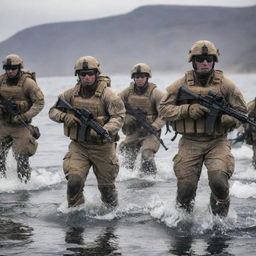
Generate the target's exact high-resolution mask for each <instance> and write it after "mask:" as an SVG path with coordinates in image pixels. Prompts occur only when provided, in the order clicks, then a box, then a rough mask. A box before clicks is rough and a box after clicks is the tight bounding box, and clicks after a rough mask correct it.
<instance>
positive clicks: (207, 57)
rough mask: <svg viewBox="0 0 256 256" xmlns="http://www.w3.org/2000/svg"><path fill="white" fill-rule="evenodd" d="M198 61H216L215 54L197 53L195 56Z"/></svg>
mask: <svg viewBox="0 0 256 256" xmlns="http://www.w3.org/2000/svg"><path fill="white" fill-rule="evenodd" d="M194 58H195V61H196V62H200V63H202V62H204V61H205V60H206V61H207V62H213V61H214V56H213V55H197V56H195V57H194Z"/></svg>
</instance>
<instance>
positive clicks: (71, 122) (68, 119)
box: [63, 113, 81, 127]
mask: <svg viewBox="0 0 256 256" xmlns="http://www.w3.org/2000/svg"><path fill="white" fill-rule="evenodd" d="M63 121H64V123H65V124H66V126H67V127H71V126H75V125H77V124H81V121H80V120H79V119H78V118H77V117H75V116H74V115H72V114H68V113H67V114H66V115H65V117H64V120H63Z"/></svg>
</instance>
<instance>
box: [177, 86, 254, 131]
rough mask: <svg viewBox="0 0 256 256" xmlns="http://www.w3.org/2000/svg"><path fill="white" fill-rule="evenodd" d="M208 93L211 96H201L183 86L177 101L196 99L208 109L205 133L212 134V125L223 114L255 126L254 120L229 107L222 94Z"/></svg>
mask: <svg viewBox="0 0 256 256" xmlns="http://www.w3.org/2000/svg"><path fill="white" fill-rule="evenodd" d="M208 95H209V96H211V97H209V96H201V95H199V94H196V93H194V92H192V91H190V90H189V89H187V88H185V87H181V88H180V89H179V94H178V101H182V100H196V101H197V103H199V104H201V105H202V106H205V107H207V108H209V109H210V112H209V113H207V117H206V124H205V126H206V133H207V134H212V133H213V131H214V126H215V123H216V120H217V118H218V117H220V116H221V115H223V114H226V115H229V116H232V117H235V118H236V119H238V120H239V121H240V122H242V123H248V124H250V125H252V126H254V127H256V122H255V121H254V120H252V119H251V118H249V117H248V116H247V115H245V114H244V113H242V112H240V111H238V110H235V109H233V108H231V107H229V106H228V105H227V104H226V103H225V102H224V98H223V96H222V95H220V94H218V93H216V92H214V91H211V90H209V91H208Z"/></svg>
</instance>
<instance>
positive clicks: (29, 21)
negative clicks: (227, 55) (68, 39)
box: [0, 0, 256, 41]
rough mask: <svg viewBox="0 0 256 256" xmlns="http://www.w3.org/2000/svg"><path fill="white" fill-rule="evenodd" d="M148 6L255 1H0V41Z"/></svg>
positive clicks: (255, 1)
mask: <svg viewBox="0 0 256 256" xmlns="http://www.w3.org/2000/svg"><path fill="white" fill-rule="evenodd" d="M150 4H151V5H152V4H169V5H172V4H176V5H181V4H182V5H214V6H230V7H241V6H251V5H255V4H256V0H197V1H195V0H90V1H88V0H0V24H1V28H0V41H2V40H4V39H6V38H8V37H10V36H12V35H13V34H15V33H16V32H18V31H19V30H22V29H24V28H27V27H31V26H34V25H39V24H44V23H50V22H60V21H74V20H86V19H94V18H100V17H106V16H111V15H117V14H123V13H127V12H129V11H131V10H133V9H135V8H136V7H139V6H143V5H150Z"/></svg>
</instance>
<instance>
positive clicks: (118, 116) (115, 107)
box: [103, 87, 125, 135]
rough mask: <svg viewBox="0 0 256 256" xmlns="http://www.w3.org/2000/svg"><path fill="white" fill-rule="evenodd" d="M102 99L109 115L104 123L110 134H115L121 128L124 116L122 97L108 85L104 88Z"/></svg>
mask: <svg viewBox="0 0 256 256" xmlns="http://www.w3.org/2000/svg"><path fill="white" fill-rule="evenodd" d="M103 101H104V103H105V106H106V110H107V112H108V114H109V116H110V119H109V121H108V122H107V123H106V124H105V125H104V129H106V130H107V131H108V132H109V133H110V134H111V135H115V134H117V133H118V131H119V130H120V129H121V128H122V126H123V123H124V118H125V107H124V103H123V101H122V99H121V98H120V97H119V96H118V95H117V94H116V93H115V92H114V91H113V90H112V89H111V88H109V87H107V88H106V89H105V90H104V94H103Z"/></svg>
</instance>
